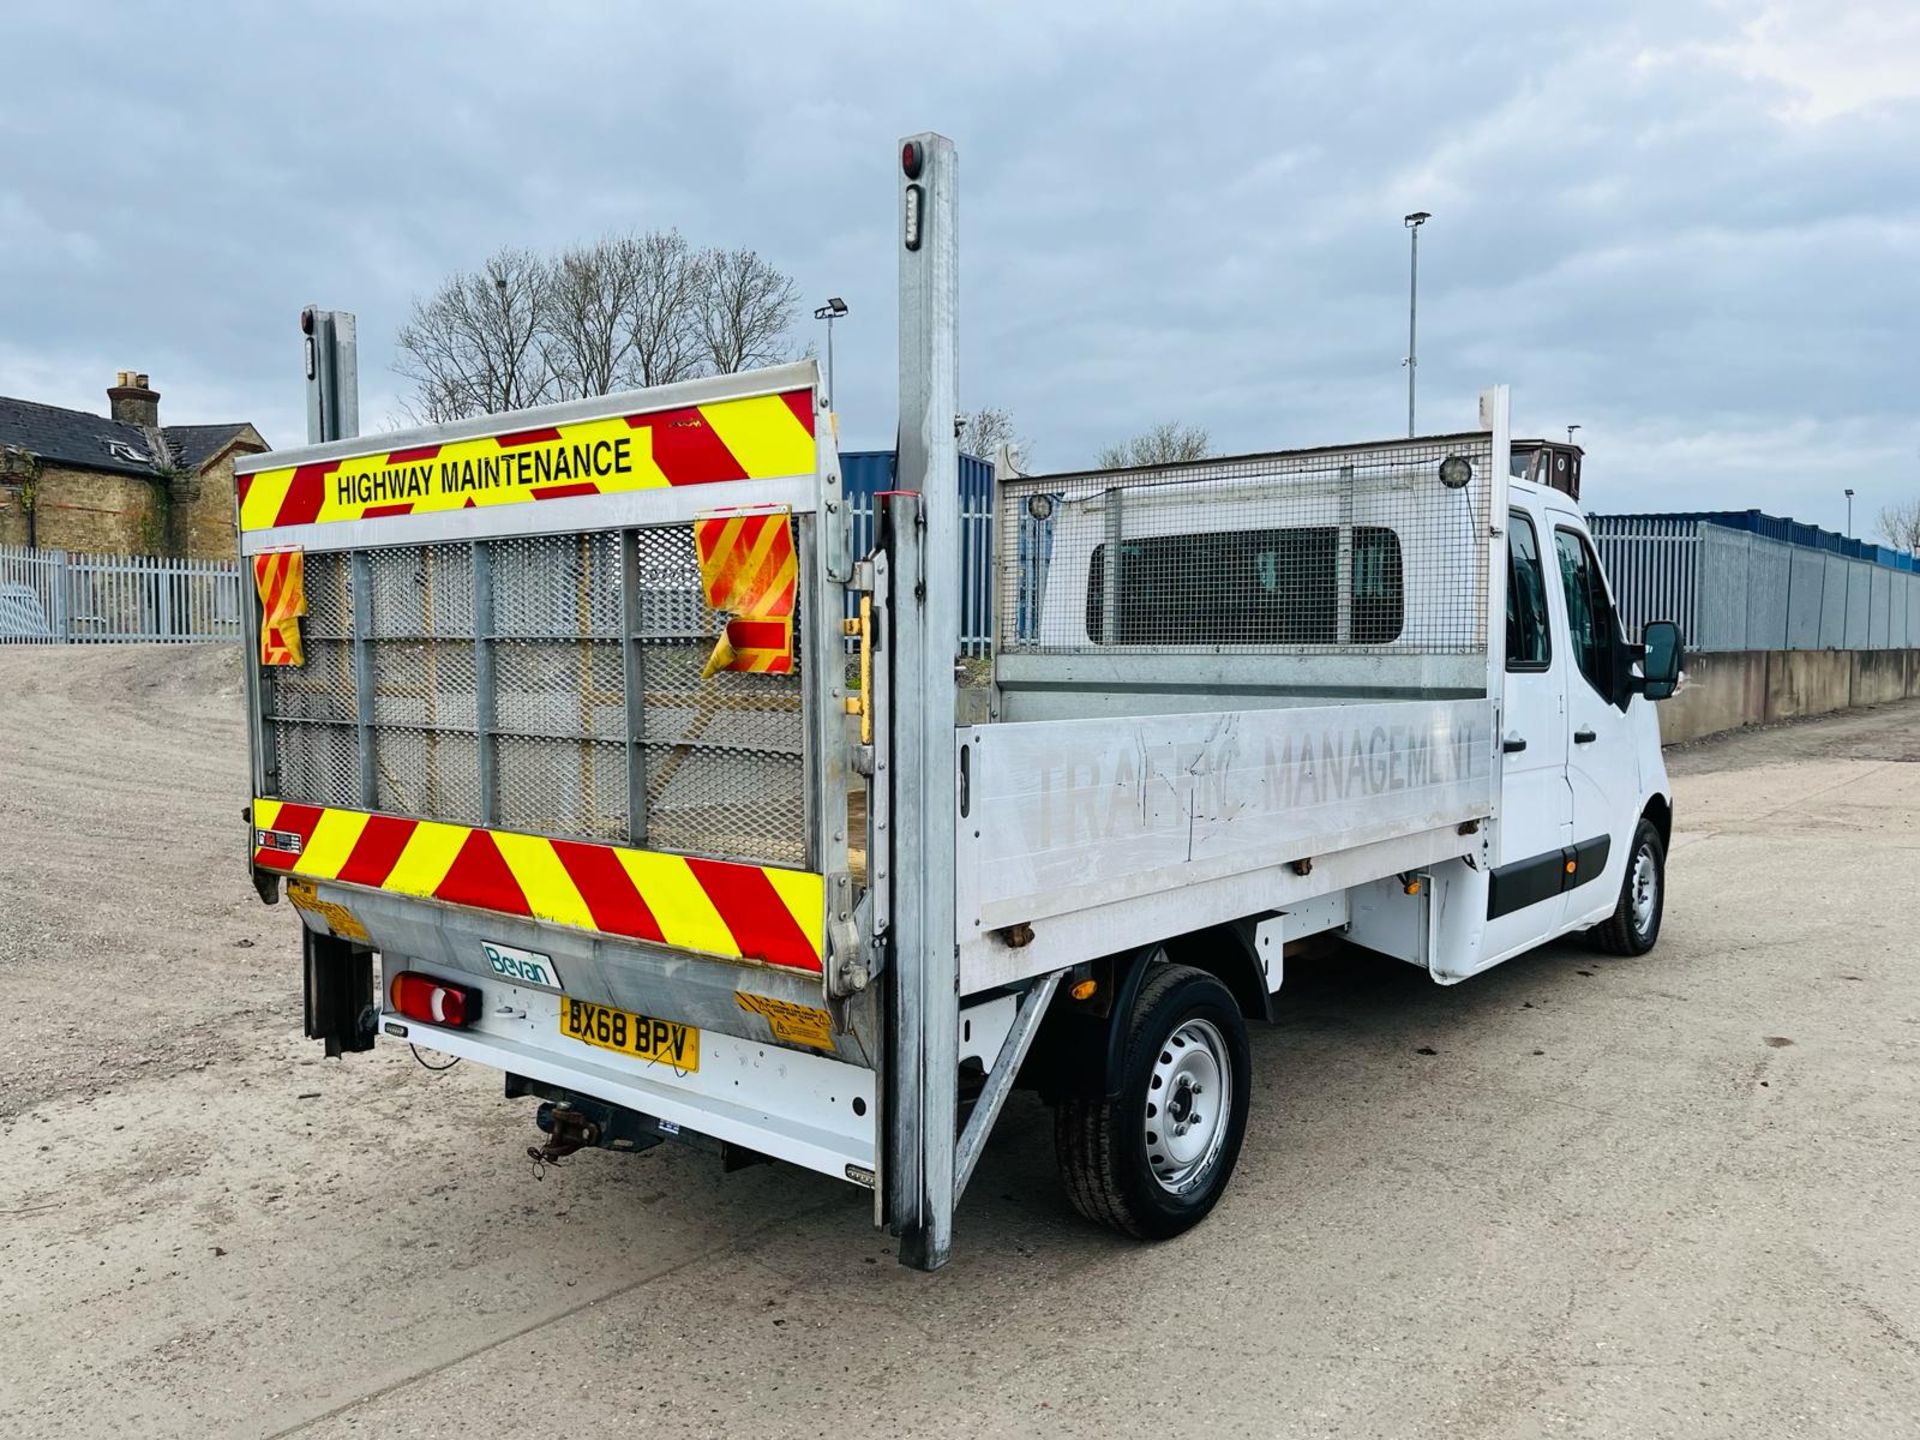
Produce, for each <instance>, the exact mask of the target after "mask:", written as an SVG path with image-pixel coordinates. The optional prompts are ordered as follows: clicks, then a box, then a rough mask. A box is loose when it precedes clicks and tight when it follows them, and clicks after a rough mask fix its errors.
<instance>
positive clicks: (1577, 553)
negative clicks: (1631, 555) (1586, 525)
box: [1553, 530, 1620, 701]
mask: <svg viewBox="0 0 1920 1440" xmlns="http://www.w3.org/2000/svg"><path fill="white" fill-rule="evenodd" d="M1553 538H1554V544H1555V547H1556V548H1557V549H1558V550H1559V553H1560V583H1561V585H1562V587H1563V588H1564V589H1565V590H1566V593H1567V633H1568V636H1569V639H1570V640H1571V642H1572V645H1573V658H1574V660H1575V661H1576V662H1577V663H1578V664H1579V666H1580V673H1581V674H1582V675H1584V676H1586V677H1587V683H1588V684H1590V685H1592V686H1593V688H1594V689H1595V690H1597V691H1599V692H1600V694H1601V695H1603V696H1605V697H1606V699H1607V700H1609V701H1612V700H1613V699H1614V698H1615V696H1614V690H1615V688H1616V683H1617V680H1616V677H1617V674H1618V671H1617V668H1616V661H1617V658H1618V653H1619V650H1618V647H1619V645H1620V625H1619V621H1618V620H1617V619H1616V618H1615V617H1614V613H1613V602H1612V601H1611V600H1609V599H1608V598H1607V584H1606V581H1605V580H1604V579H1602V578H1601V575H1600V562H1599V560H1598V559H1597V558H1595V556H1594V553H1593V547H1592V546H1590V545H1588V544H1587V541H1586V537H1584V536H1582V535H1581V534H1579V533H1578V532H1577V531H1573V530H1556V531H1554V535H1553Z"/></svg>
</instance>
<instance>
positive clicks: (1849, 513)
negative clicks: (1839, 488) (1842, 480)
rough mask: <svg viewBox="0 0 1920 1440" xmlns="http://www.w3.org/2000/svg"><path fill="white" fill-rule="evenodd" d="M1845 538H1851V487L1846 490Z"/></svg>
mask: <svg viewBox="0 0 1920 1440" xmlns="http://www.w3.org/2000/svg"><path fill="white" fill-rule="evenodd" d="M1847 538H1848V539H1849V540H1851V539H1852V538H1853V490H1852V488H1851V487H1849V488H1848V490H1847Z"/></svg>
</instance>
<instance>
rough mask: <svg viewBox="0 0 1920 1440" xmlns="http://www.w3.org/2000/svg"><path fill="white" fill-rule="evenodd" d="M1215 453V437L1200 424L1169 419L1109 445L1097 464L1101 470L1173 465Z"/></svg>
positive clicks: (1200, 458) (1204, 457) (1201, 458)
mask: <svg viewBox="0 0 1920 1440" xmlns="http://www.w3.org/2000/svg"><path fill="white" fill-rule="evenodd" d="M1212 453H1213V439H1212V437H1211V436H1209V435H1208V434H1207V432H1206V431H1205V430H1202V429H1201V428H1200V427H1199V426H1198V425H1182V424H1181V423H1180V422H1179V421H1177V420H1168V421H1166V422H1165V423H1163V424H1160V425H1156V426H1154V427H1153V428H1152V429H1151V430H1149V431H1147V432H1146V433H1145V434H1142V435H1136V436H1134V437H1133V439H1131V440H1128V441H1126V442H1125V443H1124V444H1120V445H1109V446H1107V447H1106V449H1104V450H1102V451H1101V452H1100V455H1099V458H1098V459H1096V460H1095V461H1094V464H1095V465H1096V466H1098V467H1099V468H1100V469H1102V470H1124V469H1126V468H1128V467H1129V466H1133V465H1174V464H1178V463H1179V462H1180V461H1182V460H1204V459H1206V458H1207V456H1209V455H1211V454H1212Z"/></svg>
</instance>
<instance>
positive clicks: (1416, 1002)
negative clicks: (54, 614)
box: [0, 649, 1920, 1440]
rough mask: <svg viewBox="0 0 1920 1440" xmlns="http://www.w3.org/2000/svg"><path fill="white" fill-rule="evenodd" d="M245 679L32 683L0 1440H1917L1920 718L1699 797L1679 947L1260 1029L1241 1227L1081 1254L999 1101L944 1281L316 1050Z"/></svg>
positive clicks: (1682, 847) (45, 655) (797, 1203)
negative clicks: (1543, 1438)
mask: <svg viewBox="0 0 1920 1440" xmlns="http://www.w3.org/2000/svg"><path fill="white" fill-rule="evenodd" d="M233 658H234V657H233V656H232V654H231V652H227V651H215V650H176V651H170V652H154V651H134V650H104V649H103V650H79V651H63V650H40V651H7V652H0V736H4V740H0V835H4V836H5V851H4V854H5V857H6V863H5V868H4V871H0V875H4V879H3V880H0V884H4V887H5V889H4V892H0V995H3V996H4V998H5V999H6V1000H7V1001H8V1002H9V1003H7V1004H6V1005H4V1006H0V1142H3V1143H4V1152H3V1153H4V1154H5V1155H6V1156H7V1158H8V1160H9V1162H10V1163H9V1164H8V1165H7V1166H6V1168H5V1170H4V1172H0V1434H4V1435H6V1436H8V1437H13V1436H22V1437H39V1436H94V1435H100V1434H106V1433H112V1434H115V1435H122V1436H139V1435H168V1436H172V1435H180V1436H207V1435H221V1436H270V1435H283V1434H299V1435H302V1436H310V1437H345V1436H363V1437H364V1436H388V1435H428V1436H449V1437H459V1440H483V1437H490V1436H496V1435H520V1434H581V1435H597V1434H610V1433H636V1434H638V1433H663V1434H672V1435H821V1434H829V1433H831V1434H842V1433H847V1432H850V1431H851V1432H853V1433H859V1434H864V1435H875V1436H892V1435H918V1434H926V1433H929V1432H934V1431H938V1432H941V1433H943V1434H947V1435H956V1436H957V1435H1027V1434H1045V1435H1085V1436H1111V1435H1122V1434H1127V1435H1132V1434H1140V1435H1155V1436H1159V1435H1165V1434H1168V1433H1174V1432H1176V1431H1177V1432H1191V1433H1200V1434H1208V1435H1248V1436H1273V1435H1341V1436H1383V1437H1387V1436H1390V1437H1404V1436H1471V1437H1482V1436H1484V1437H1525V1436H1535V1435H1542V1434H1550V1435H1576V1436H1623V1437H1636V1440H1638V1437H1647V1436H1715V1437H1718V1436H1733V1435H1742V1436H1746V1435H1793V1436H1802V1435H1835V1436H1841V1435H1845V1436H1888V1437H1895V1436H1908V1435H1911V1434H1913V1433H1915V1431H1916V1428H1917V1427H1916V1423H1915V1416H1916V1415H1920V1194H1916V1187H1915V1185H1914V1158H1913V1157H1914V1116H1915V1114H1916V1102H1920V1029H1916V1026H1920V975H1917V974H1916V972H1915V971H1914V969H1913V967H1912V966H1911V964H1910V963H1909V957H1910V954H1911V949H1912V936H1913V934H1914V933H1915V931H1916V928H1917V927H1920V885H1916V884H1915V882H1914V879H1913V871H1914V867H1915V860H1916V853H1915V852H1916V851H1917V850H1920V765H1917V764H1915V763H1914V762H1915V761H1916V760H1920V704H1907V705H1903V706H1897V707H1887V708H1884V709H1880V710H1875V711H1867V712H1857V713H1854V714H1850V715H1847V716H1844V717H1840V718H1836V719H1828V720H1822V721H1818V722H1811V723H1805V724H1799V725H1793V726H1788V727H1782V728H1779V729H1774V730H1768V731H1761V732H1749V733H1746V734H1742V735H1738V736H1734V737H1729V738H1726V739H1721V740H1713V741H1707V742H1702V743H1700V744H1696V745H1693V746H1689V747H1686V748H1685V749H1684V750H1682V751H1677V752H1675V754H1674V757H1673V764H1674V770H1675V772H1676V776H1677V781H1676V785H1677V790H1678V824H1679V830H1678V833H1677V835H1676V839H1675V844H1674V851H1673V860H1672V870H1671V881H1672V885H1671V897H1670V902H1669V908H1668V915H1667V931H1666V936H1665V939H1664V940H1663V942H1662V944H1661V946H1660V948H1659V949H1658V950H1657V951H1656V952H1655V953H1654V954H1653V955H1652V956H1649V957H1646V958H1645V959H1642V960H1635V961H1621V960H1607V959H1603V958H1601V957H1599V956H1597V955H1595V954H1594V953H1593V952H1591V951H1589V950H1586V949H1584V948H1581V947H1579V946H1575V945H1561V946H1554V947H1550V948H1549V949H1547V950H1545V951H1542V952H1540V953H1538V954H1536V955H1533V956H1529V957H1524V958H1522V959H1520V960H1517V961H1514V962H1511V963H1509V964H1507V965H1505V966H1502V967H1501V968H1500V969H1498V970H1496V971H1494V972H1492V973H1491V974H1489V975H1486V976H1484V977H1481V978H1478V979H1476V980H1473V981H1471V982H1468V983H1467V984H1464V985H1461V986H1458V987H1455V988H1452V989H1439V988H1436V987H1434V986H1432V985H1431V984H1430V983H1428V982H1427V980H1426V979H1425V977H1424V976H1423V975H1422V974H1420V973H1419V972H1416V971H1413V970H1411V969H1409V968H1407V967H1404V966H1400V965H1397V964H1395V963H1394V962H1391V961H1384V960H1375V959H1371V958H1369V957H1366V956H1364V955H1362V954H1359V953H1357V952H1350V953H1348V954H1345V955H1342V956H1339V957H1335V958H1333V959H1331V960H1328V961H1325V962H1322V963H1318V964H1313V965H1306V964H1303V965H1299V966H1296V967H1291V968H1290V972H1289V975H1288V979H1287V986H1286V990H1285V991H1284V992H1283V996H1282V1001H1283V1010H1284V1017H1283V1019H1282V1021H1281V1023H1280V1024H1278V1025H1276V1026H1273V1027H1271V1028H1266V1029H1261V1030H1258V1031H1256V1034H1255V1038H1254V1064H1255V1072H1256V1073H1255V1076H1254V1081H1253V1083H1254V1087H1255V1103H1254V1113H1253V1119H1252V1122H1251V1124H1250V1127H1249V1133H1248V1140H1247V1146H1246V1151H1245V1154H1244V1156H1243V1158H1242V1161H1241V1166H1240V1170H1239V1173H1238V1174H1237V1175H1236V1177H1235V1181H1234V1186H1233V1189H1232V1191H1231V1192H1230V1194H1229V1195H1228V1197H1227V1198H1226V1200H1225V1202H1224V1203H1223V1204H1222V1206H1221V1208H1220V1210H1219V1211H1218V1212H1217V1213H1216V1214H1215V1216H1214V1217H1213V1218H1212V1219H1211V1220H1210V1221H1209V1222H1208V1223H1207V1224H1206V1225H1204V1226H1202V1227H1201V1228H1200V1229H1199V1230H1197V1231H1195V1232H1193V1233H1192V1234H1190V1235H1188V1236H1186V1237H1184V1238H1183V1239H1181V1240H1179V1241H1175V1242H1173V1243H1170V1244H1167V1245H1161V1246H1155V1247H1140V1246H1135V1245H1131V1244H1128V1243H1125V1242H1123V1241H1121V1240H1119V1239H1117V1238H1115V1237H1112V1236H1109V1235H1107V1234H1105V1233H1103V1232H1100V1231H1097V1230H1093V1229H1090V1228H1089V1227H1087V1226H1086V1225H1084V1224H1083V1223H1081V1222H1080V1221H1079V1220H1078V1219H1077V1218H1076V1217H1075V1216H1074V1215H1073V1213H1072V1212H1071V1210H1070V1209H1069V1208H1068V1207H1067V1205H1066V1203H1065V1201H1064V1200H1063V1199H1062V1198H1061V1196H1060V1193H1059V1191H1058V1188H1057V1186H1056V1185H1055V1182H1054V1178H1053V1175H1052V1169H1051V1154H1050V1150H1051V1145H1050V1139H1049V1134H1048V1130H1047V1124H1046V1115H1045V1112H1044V1111H1043V1110H1042V1109H1041V1108H1040V1107H1039V1106H1037V1105H1036V1104H1034V1103H1032V1102H1031V1101H1030V1100H1029V1099H1028V1098H1027V1097H1023V1096H1016V1097H1015V1099H1014V1101H1013V1102H1011V1103H1010V1105H1009V1113H1008V1116H1007V1118H1006V1120H1005V1121H1003V1123H1002V1125H1001V1127H1000V1129H999V1131H998V1132H997V1134H996V1136H995V1138H994V1141H993V1143H992V1144H991V1145H990V1146H989V1149H988V1152H987V1155H986V1157H985V1159H984V1160H983V1161H982V1164H981V1169H980V1172H979V1174H978V1176H977V1178H976V1180H975V1183H974V1185H973V1187H972V1189H971V1190H970V1191H969V1192H968V1195H967V1199H966V1203H965V1204H964V1205H963V1206H962V1209H961V1213H960V1216H959V1222H958V1227H957V1231H958V1233H957V1247H956V1257H955V1260H954V1263H953V1264H952V1265H951V1266H949V1267H948V1269H947V1270H945V1271H943V1272H941V1273H940V1274H938V1275H933V1276H927V1275H920V1274H916V1273H913V1272H910V1271H905V1270H902V1269H900V1268H898V1267H897V1266H895V1265H894V1263H893V1259H892V1250H891V1247H890V1246H889V1245H888V1244H887V1243H886V1241H885V1239H884V1237H883V1236H880V1235H878V1234H876V1233H875V1232H874V1231H873V1230H871V1229H870V1228H869V1226H868V1224H867V1221H868V1206H867V1204H866V1201H865V1197H864V1196H862V1195H860V1194H858V1193H857V1192H854V1191H852V1190H851V1189H850V1188H848V1187H846V1186H843V1185H838V1184H835V1183H833V1182H831V1181H828V1180H826V1179H823V1178H821V1177H817V1176H812V1175H808V1174H804V1173H800V1172H796V1171H791V1170H786V1169H782V1168H778V1167H759V1168H756V1169H752V1170H747V1171H742V1172H739V1173H737V1174H734V1175H730V1176H723V1175H721V1174H720V1173H719V1172H718V1167H717V1165H715V1164H714V1163H713V1162H711V1161H710V1160H709V1159H708V1158H707V1157H705V1156H702V1155H697V1154H693V1153H690V1152H686V1151H681V1150H677V1149H674V1148H672V1147H668V1148H666V1149H664V1150H662V1151H658V1152H655V1153H653V1154H650V1155H646V1156H641V1157H619V1156H612V1155H594V1154H588V1155H582V1156H579V1157H576V1158H575V1159H574V1160H573V1161H572V1162H570V1163H569V1164H567V1165H565V1166H562V1167H560V1168H558V1169H555V1170H550V1171H549V1172H548V1173H547V1175H546V1178H545V1179H544V1180H537V1179H535V1178H534V1175H533V1174H532V1172H531V1170H530V1168H529V1166H528V1165H527V1163H526V1161H525V1159H524V1147H525V1145H526V1144H527V1143H528V1141H529V1139H530V1138H531V1136H532V1127H531V1121H530V1114H529V1108H528V1107H527V1106H526V1105H525V1104H524V1103H518V1104H509V1103H506V1102H503V1101H502V1100H501V1099H500V1094H499V1078H498V1077H497V1076H495V1075H492V1074H489V1073H487V1072H484V1071H480V1070H477V1069H475V1068H474V1067H472V1066H468V1065H462V1066H460V1067H458V1068H456V1069H454V1070H452V1071H449V1072H446V1073H444V1074H429V1073H427V1072H426V1071H425V1070H422V1069H420V1068H419V1067H418V1066H416V1065H415V1064H414V1062H413V1060H412V1059H411V1057H410V1056H409V1055H408V1053H407V1051H406V1050H404V1049H398V1048H393V1047H383V1048H382V1049H381V1050H380V1051H378V1052H377V1053H375V1054H373V1055H370V1056H362V1057H354V1058H352V1059H351V1060H349V1061H347V1062H344V1063H339V1062H326V1061H323V1060H321V1059H320V1058H319V1057H318V1055H317V1053H316V1051H315V1049H314V1047H312V1046H311V1045H309V1044H308V1043H307V1042H305V1041H304V1040H302V1039H301V1038H300V1036H299V1021H300V1017H299V1006H298V963H297V948H296V943H295V933H294V924H293V920H292V917H291V916H290V914H289V913H288V912H287V911H286V910H285V909H284V908H281V909H277V910H267V909H264V908H263V907H261V906H260V905H259V904H258V903H257V901H256V900H255V899H254V897H253V895H252V892H251V890H250V888H249V887H248V885H247V883H246V880H245V877H244V873H243V869H242V860H241V845H242V840H241V836H242V833H243V832H242V829H241V825H240V819H239V810H240V805H241V803H242V801H243V799H244V772H243V755H244V743H243V740H242V734H241V727H240V723H239V719H238V715H237V713H236V712H237V703H236V702H237V698H238V684H237V679H236V675H235V671H234V670H233V668H232V664H233Z"/></svg>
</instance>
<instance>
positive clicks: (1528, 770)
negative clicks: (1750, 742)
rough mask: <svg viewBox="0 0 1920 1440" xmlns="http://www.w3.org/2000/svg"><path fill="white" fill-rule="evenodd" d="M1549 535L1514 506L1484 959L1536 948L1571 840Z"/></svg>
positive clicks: (1563, 661)
mask: <svg viewBox="0 0 1920 1440" xmlns="http://www.w3.org/2000/svg"><path fill="white" fill-rule="evenodd" d="M1551 537H1552V530H1551V528H1550V527H1549V526H1548V525H1547V524H1546V516H1545V514H1544V512H1543V511H1542V510H1541V509H1540V508H1539V507H1538V506H1537V505H1534V504H1532V503H1530V502H1528V501H1518V503H1516V504H1515V505H1514V507H1513V510H1512V511H1511V513H1510V514H1509V516H1508V521H1507V635H1506V647H1507V666H1506V687H1505V703H1504V705H1503V706H1502V719H1501V732H1500V736H1501V752H1502V753H1501V764H1502V770H1501V775H1502V778H1501V784H1500V826H1499V832H1498V841H1499V846H1498V852H1497V854H1496V856H1495V864H1494V871H1493V878H1492V884H1491V888H1490V890H1489V895H1488V905H1487V931H1486V938H1485V940H1484V942H1483V945H1482V951H1481V953H1482V955H1483V956H1484V962H1483V963H1487V964H1491V963H1492V962H1493V961H1494V960H1497V959H1499V958H1501V957H1502V956H1504V955H1506V954H1509V953H1511V952H1512V951H1514V950H1518V949H1524V948H1525V947H1527V946H1529V945H1536V944H1538V943H1539V942H1540V941H1542V940H1544V939H1545V938H1546V937H1547V936H1548V935H1550V934H1552V933H1553V932H1554V931H1555V930H1556V929H1558V927H1559V924H1560V919H1561V916H1562V915H1563V914H1564V913H1565V908H1566V907H1565V897H1564V896H1563V895H1562V894H1561V890H1560V877H1561V875H1562V873H1563V871H1564V860H1563V855H1564V852H1565V850H1566V847H1567V846H1568V845H1569V844H1571V843H1572V836H1573V795H1572V792H1571V790H1570V789H1569V788H1568V785H1567V743H1568V735H1567V731H1568V725H1567V691H1568V688H1569V683H1570V681H1569V674H1570V672H1571V669H1572V665H1571V662H1570V659H1569V656H1568V646H1567V644H1566V632H1565V629H1564V621H1561V622H1559V623H1558V624H1556V622H1555V619H1554V615H1555V610H1556V606H1555V604H1554V602H1553V597H1552V590H1553V587H1554V586H1556V585H1557V584H1558V581H1557V580H1556V579H1555V578H1554V575H1555V570H1554V563H1555V562H1554V560H1553V550H1552V545H1553V541H1552V538H1551Z"/></svg>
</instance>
